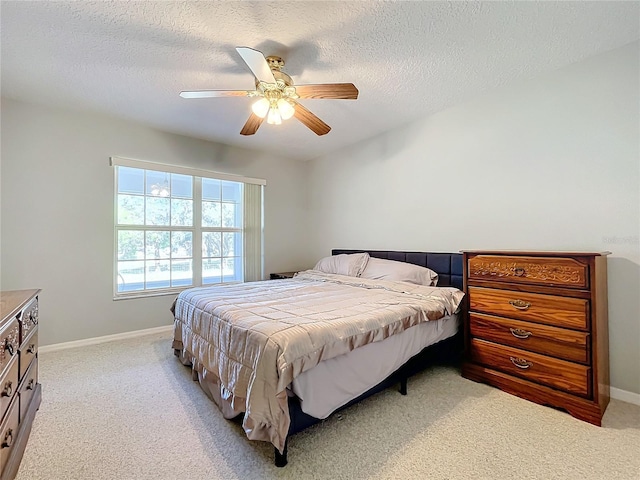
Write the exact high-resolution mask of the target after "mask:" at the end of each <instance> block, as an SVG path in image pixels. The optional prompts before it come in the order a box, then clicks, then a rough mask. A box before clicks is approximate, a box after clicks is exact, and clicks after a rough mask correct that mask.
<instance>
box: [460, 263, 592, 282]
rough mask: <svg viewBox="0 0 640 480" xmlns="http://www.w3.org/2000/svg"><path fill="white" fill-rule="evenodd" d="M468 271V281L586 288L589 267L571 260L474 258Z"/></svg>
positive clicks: (469, 264)
mask: <svg viewBox="0 0 640 480" xmlns="http://www.w3.org/2000/svg"><path fill="white" fill-rule="evenodd" d="M468 267H469V279H471V280H493V281H501V282H512V283H523V284H531V285H555V286H564V287H573V288H583V289H584V288H588V287H589V267H588V266H587V265H585V264H583V263H580V262H579V261H577V260H575V259H573V258H554V257H517V256H513V257H509V256H503V255H477V256H475V257H472V258H470V259H469V261H468Z"/></svg>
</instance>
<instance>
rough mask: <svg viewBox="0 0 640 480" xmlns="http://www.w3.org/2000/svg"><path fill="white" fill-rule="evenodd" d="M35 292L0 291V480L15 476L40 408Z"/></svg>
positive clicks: (40, 390)
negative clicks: (0, 315)
mask: <svg viewBox="0 0 640 480" xmlns="http://www.w3.org/2000/svg"><path fill="white" fill-rule="evenodd" d="M38 293H40V290H14V291H6V292H0V308H1V311H2V323H0V413H1V414H2V420H1V423H0V472H1V473H0V480H10V479H13V478H14V477H15V476H16V474H17V473H18V467H19V466H20V461H21V460H22V455H23V453H24V449H25V447H26V446H27V440H28V438H29V433H30V432H31V424H32V422H33V419H34V417H35V415H36V411H37V410H38V407H39V406H40V401H41V398H42V388H41V386H40V384H39V383H38Z"/></svg>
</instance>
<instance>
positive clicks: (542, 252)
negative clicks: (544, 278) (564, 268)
mask: <svg viewBox="0 0 640 480" xmlns="http://www.w3.org/2000/svg"><path fill="white" fill-rule="evenodd" d="M460 251H461V252H462V253H476V254H482V255H524V256H528V257H594V256H606V255H611V252H571V251H566V252H562V251H557V250H549V251H546V250H460Z"/></svg>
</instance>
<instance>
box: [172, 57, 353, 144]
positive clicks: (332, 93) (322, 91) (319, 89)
mask: <svg viewBox="0 0 640 480" xmlns="http://www.w3.org/2000/svg"><path fill="white" fill-rule="evenodd" d="M236 51H237V52H238V53H239V54H240V56H241V57H242V59H243V60H244V62H245V63H246V64H247V66H248V67H249V70H251V72H252V73H253V75H254V77H255V80H256V89H255V90H197V91H191V92H181V93H180V96H181V97H182V98H211V97H256V98H257V99H258V100H257V101H256V102H255V103H254V104H253V105H252V107H251V110H252V113H251V116H249V119H248V120H247V123H245V124H244V127H242V130H241V131H240V134H241V135H253V134H254V133H256V132H257V131H258V128H260V125H262V122H263V121H264V120H265V118H266V119H267V123H270V124H275V125H280V124H281V123H282V120H287V119H289V118H291V117H295V118H297V119H298V120H300V121H301V122H302V123H303V124H304V125H306V126H307V127H308V128H310V129H311V130H312V131H313V132H314V133H316V134H317V135H325V134H327V133H329V131H330V130H331V127H330V126H329V125H327V124H326V123H324V122H323V121H322V120H320V119H319V118H318V117H317V116H316V115H314V114H313V113H311V112H310V111H309V110H307V109H306V108H305V107H304V106H303V105H301V104H300V103H298V102H297V100H298V99H299V98H329V99H346V100H355V99H357V98H358V89H357V88H356V87H355V85H354V84H353V83H325V84H318V85H298V86H294V85H293V80H291V77H290V76H289V75H287V74H286V73H284V72H283V71H282V67H283V66H284V60H282V58H280V57H276V56H268V57H265V56H264V55H263V54H262V53H261V52H259V51H258V50H254V49H253V48H249V47H237V48H236Z"/></svg>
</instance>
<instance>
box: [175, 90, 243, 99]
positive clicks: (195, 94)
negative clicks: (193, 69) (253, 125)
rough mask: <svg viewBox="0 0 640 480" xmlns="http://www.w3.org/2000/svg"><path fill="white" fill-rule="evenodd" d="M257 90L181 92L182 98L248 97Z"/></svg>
mask: <svg viewBox="0 0 640 480" xmlns="http://www.w3.org/2000/svg"><path fill="white" fill-rule="evenodd" d="M254 92H255V90H196V91H193V92H180V96H181V97H182V98H213V97H248V96H249V95H250V94H251V93H254Z"/></svg>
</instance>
